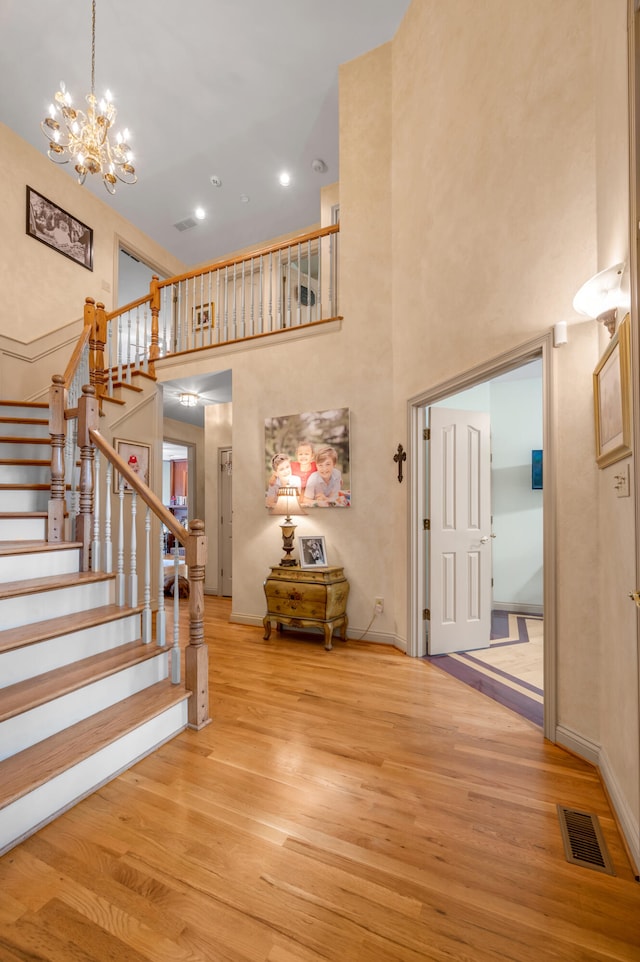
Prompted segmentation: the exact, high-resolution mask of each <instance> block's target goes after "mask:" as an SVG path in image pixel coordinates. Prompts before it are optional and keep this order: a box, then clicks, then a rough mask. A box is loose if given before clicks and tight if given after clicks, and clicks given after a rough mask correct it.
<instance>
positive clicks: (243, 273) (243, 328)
mask: <svg viewBox="0 0 640 962" xmlns="http://www.w3.org/2000/svg"><path fill="white" fill-rule="evenodd" d="M240 276H241V278H242V280H241V282H240V283H241V285H242V286H241V287H240V318H241V321H240V330H241V334H240V337H244V336H245V334H246V323H245V290H244V285H245V280H246V271H245V261H243V262H242V271H241V274H240Z"/></svg>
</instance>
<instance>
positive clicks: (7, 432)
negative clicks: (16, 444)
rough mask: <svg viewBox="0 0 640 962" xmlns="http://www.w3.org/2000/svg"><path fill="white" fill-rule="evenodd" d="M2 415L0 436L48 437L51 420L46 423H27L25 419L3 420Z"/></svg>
mask: <svg viewBox="0 0 640 962" xmlns="http://www.w3.org/2000/svg"><path fill="white" fill-rule="evenodd" d="M6 416H7V415H6V414H5V415H0V437H3V438H48V437H49V422H48V421H47V422H46V423H45V424H25V423H24V422H23V421H3V420H2V417H6Z"/></svg>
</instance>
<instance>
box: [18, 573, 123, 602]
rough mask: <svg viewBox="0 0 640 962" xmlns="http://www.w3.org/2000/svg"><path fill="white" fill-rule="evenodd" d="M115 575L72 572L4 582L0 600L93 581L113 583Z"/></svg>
mask: <svg viewBox="0 0 640 962" xmlns="http://www.w3.org/2000/svg"><path fill="white" fill-rule="evenodd" d="M114 579H115V574H110V575H108V574H104V573H103V572H101V571H72V572H71V573H70V574H65V575H48V576H47V577H45V578H25V579H24V580H23V581H5V582H4V583H3V584H0V600H2V599H3V598H11V597H12V596H13V595H33V594H36V593H37V592H39V591H55V589H56V588H66V587H68V586H69V585H82V584H91V583H93V582H94V581H113V580H114Z"/></svg>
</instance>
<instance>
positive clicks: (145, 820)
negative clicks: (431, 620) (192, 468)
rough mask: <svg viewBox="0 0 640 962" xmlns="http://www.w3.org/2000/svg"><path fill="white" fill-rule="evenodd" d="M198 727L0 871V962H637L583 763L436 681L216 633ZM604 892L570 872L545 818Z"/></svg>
mask: <svg viewBox="0 0 640 962" xmlns="http://www.w3.org/2000/svg"><path fill="white" fill-rule="evenodd" d="M228 612H229V603H228V602H226V601H221V600H218V599H211V598H209V599H207V602H206V632H207V637H208V639H209V643H210V679H211V707H212V714H213V719H214V720H213V723H212V724H211V725H209V726H208V727H207V728H205V729H204V730H203V731H202V732H199V733H196V732H185V733H183V734H182V735H180V736H179V737H178V738H176V739H174V740H173V741H172V742H170V743H169V744H167V745H165V746H164V747H162V748H161V749H160V750H159V751H158V752H156V753H155V754H154V755H153V756H151V757H149V758H147V759H145V760H143V761H142V762H140V763H139V764H138V765H137V766H136V767H135V768H134V769H132V770H131V771H129V772H127V773H126V774H124V775H122V776H120V777H119V778H117V779H115V780H114V781H113V782H111V783H110V784H108V785H107V786H105V787H104V788H103V789H101V790H100V791H99V792H97V793H95V794H94V795H92V796H91V797H90V798H88V799H86V800H85V801H84V802H82V803H80V804H79V805H77V806H76V807H75V808H74V809H72V810H71V811H69V812H67V813H66V814H65V815H63V816H62V817H61V818H59V819H58V820H57V821H56V822H55V823H53V824H52V825H49V826H47V827H46V828H44V829H43V830H42V831H41V832H39V833H38V834H37V835H35V836H33V837H32V838H31V839H29V840H27V841H26V842H25V843H23V844H22V845H20V846H18V847H17V848H15V849H14V850H12V851H11V852H9V853H8V854H7V855H6V856H4V858H2V859H0V960H1V962H16V960H22V962H24V960H27V959H28V960H40V962H42V960H46V962H94V960H95V962H106V960H110V962H111V960H113V962H143V960H148V962H423V960H441V962H445V960H446V962H503V960H513V962H596V960H597V962H603V960H627V962H632V960H633V962H638V960H639V959H640V885H639V884H638V883H637V882H635V881H634V879H633V875H632V871H631V868H630V865H629V863H628V861H627V859H626V857H625V853H624V850H623V847H622V844H621V841H620V838H619V836H618V833H617V830H616V827H615V823H614V821H613V819H612V817H611V813H610V809H609V807H608V804H607V801H606V799H605V796H604V793H603V790H602V788H601V786H600V784H599V781H598V778H597V777H596V774H595V773H594V771H593V770H592V769H591V768H590V767H589V766H588V765H586V764H585V763H583V762H581V761H580V760H578V759H576V758H574V757H572V756H571V755H569V754H566V753H565V752H563V751H561V750H559V749H557V748H555V747H554V746H552V745H550V744H548V743H545V742H544V740H543V738H542V736H541V734H540V730H539V729H538V728H536V726H535V725H533V724H531V723H530V722H528V721H526V720H524V719H522V718H519V717H518V716H517V715H515V714H514V713H513V712H511V711H509V710H508V709H506V708H503V707H502V706H501V705H499V704H497V703H495V702H493V701H491V700H490V699H488V698H486V697H484V696H483V695H481V694H479V693H478V692H476V691H473V690H472V689H470V688H468V687H467V686H465V685H464V684H462V683H460V682H459V681H457V680H456V679H455V678H451V677H449V676H448V675H446V674H445V673H443V672H442V671H439V670H437V669H436V668H434V667H433V666H432V665H430V664H425V663H424V662H420V661H418V660H413V659H410V658H407V657H405V656H404V655H402V654H400V653H399V652H396V651H394V650H391V649H389V648H385V647H381V646H376V645H369V644H366V643H357V642H353V641H349V642H347V643H346V644H344V643H342V642H339V641H337V642H336V643H335V647H334V650H333V651H332V652H327V651H325V650H324V648H323V645H322V642H321V636H320V635H319V634H318V635H317V636H316V637H317V640H313V641H310V640H299V639H296V636H295V635H293V634H291V633H285V634H284V635H278V634H277V633H275V632H273V633H272V636H271V639H270V640H269V641H268V642H264V641H263V640H262V629H261V628H260V629H258V628H247V627H242V626H238V625H229V624H228V623H227V617H228ZM558 802H559V803H561V804H563V805H567V806H570V807H575V808H578V809H581V810H584V811H588V812H594V813H596V814H597V815H598V816H599V819H600V823H601V826H602V829H603V831H604V835H605V838H606V841H607V844H608V847H609V850H610V852H611V855H612V857H613V861H614V865H615V869H616V873H617V875H616V877H611V876H607V875H603V874H600V873H598V872H595V871H593V870H590V869H586V868H581V867H577V866H572V865H569V864H568V863H567V862H566V861H565V858H564V851H563V846H562V840H561V834H560V829H559V823H558V819H557V814H556V803H558Z"/></svg>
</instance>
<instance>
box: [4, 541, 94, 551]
mask: <svg viewBox="0 0 640 962" xmlns="http://www.w3.org/2000/svg"><path fill="white" fill-rule="evenodd" d="M81 547H82V542H81V541H38V540H34V541H29V540H28V539H26V538H25V540H24V541H0V555H12V554H42V553H43V552H47V551H64V550H65V549H66V548H81Z"/></svg>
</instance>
